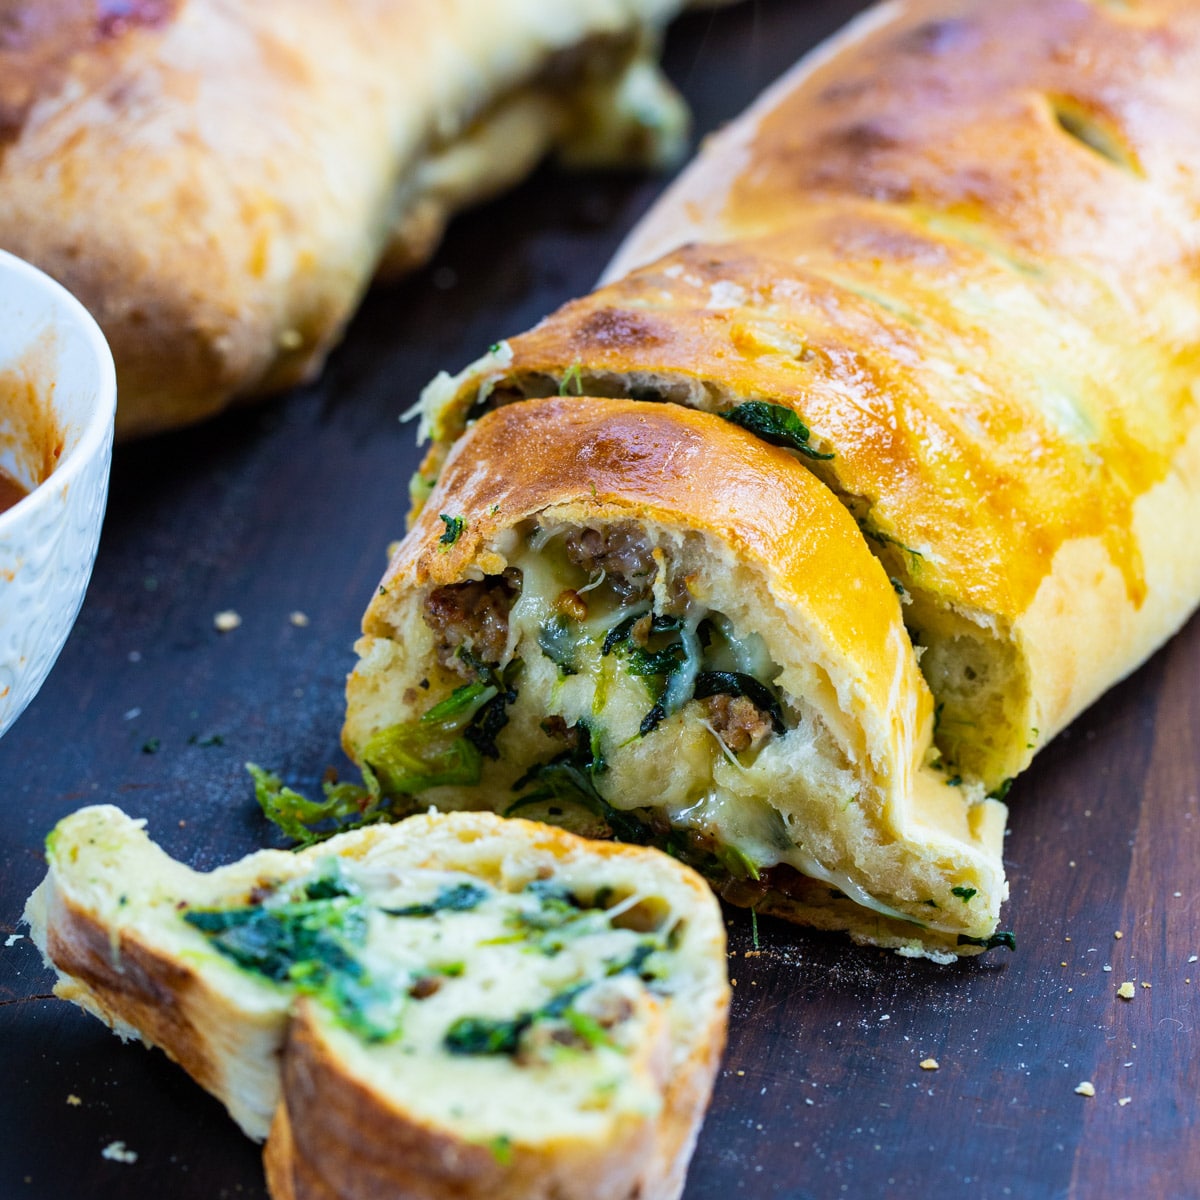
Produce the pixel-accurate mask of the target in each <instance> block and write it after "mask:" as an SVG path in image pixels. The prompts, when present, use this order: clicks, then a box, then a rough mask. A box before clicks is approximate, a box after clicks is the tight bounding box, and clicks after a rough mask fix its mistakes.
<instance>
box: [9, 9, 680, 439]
mask: <svg viewBox="0 0 1200 1200" xmlns="http://www.w3.org/2000/svg"><path fill="white" fill-rule="evenodd" d="M680 7H682V0H556V2H555V3H552V4H546V3H544V2H543V0H404V2H403V3H396V2H394V0H337V2H335V0H309V2H306V3H302V4H295V3H284V2H283V0H257V2H256V3H254V4H242V3H237V2H236V0H132V2H130V0H122V2H121V3H115V2H113V0H101V2H98V3H97V2H91V0H90V2H88V3H84V2H83V0H7V2H6V3H5V4H4V5H3V6H0V12H2V16H3V36H2V37H0V244H3V245H4V247H5V248H6V249H8V250H11V251H13V252H14V253H16V254H19V255H21V256H22V257H24V258H27V259H29V260H31V261H32V262H34V263H36V264H37V265H38V266H40V267H42V268H43V269H44V270H47V271H49V272H50V273H51V274H52V275H54V276H55V277H56V278H58V279H59V280H60V281H61V282H62V283H64V284H65V285H66V286H67V287H68V288H70V289H71V290H72V291H73V292H75V293H76V295H78V296H79V297H80V299H81V300H82V301H83V302H84V303H85V304H86V305H87V306H88V308H89V309H90V310H91V311H92V312H93V313H94V315H95V316H96V318H97V320H98V321H99V322H100V325H101V327H102V328H103V330H104V332H105V334H106V336H107V337H108V339H109V342H110V343H111V345H112V348H113V352H114V356H115V358H116V361H117V370H118V375H119V384H120V394H121V401H120V407H119V410H118V413H117V430H118V433H120V434H123V435H130V434H141V433H150V432H153V431H155V430H160V429H168V428H172V427H175V426H178V425H183V424H187V423H189V422H193V421H196V420H199V419H201V418H203V417H205V416H208V415H210V414H212V413H214V412H216V411H218V410H219V409H221V408H223V407H224V406H225V405H227V404H228V403H229V401H230V400H231V399H234V398H237V397H243V396H250V395H255V394H260V393H263V392H266V391H271V390H278V389H280V388H283V387H286V386H288V385H290V384H293V383H296V382H298V381H300V380H303V379H305V378H308V377H310V376H311V375H313V374H314V373H315V372H316V371H317V370H318V369H319V368H320V365H321V363H322V361H323V360H324V357H325V355H326V354H327V353H328V351H329V349H330V348H331V346H332V345H333V343H334V342H335V341H336V340H337V338H338V337H339V335H340V332H341V329H342V327H343V326H344V324H345V323H346V321H347V320H348V319H349V317H350V315H351V314H352V312H353V311H354V308H355V306H356V304H357V302H358V300H359V298H360V296H361V295H362V292H363V291H364V290H365V288H366V286H367V284H368V282H369V281H370V279H371V278H372V276H373V275H374V274H375V272H376V269H377V268H379V267H382V269H383V270H384V271H386V272H395V271H398V270H401V269H405V268H409V267H412V266H414V265H418V264H420V263H421V262H422V261H424V260H425V259H426V258H427V257H428V256H429V255H430V254H431V253H432V251H433V249H434V247H435V246H436V244H437V242H438V240H439V239H440V237H441V233H442V229H443V227H444V225H445V223H446V221H447V219H448V217H449V216H450V215H451V214H453V213H454V212H455V211H457V210H458V209H460V208H462V207H464V206H465V205H466V204H469V203H471V202H473V201H475V200H479V199H482V198H484V197H486V196H488V195H490V194H491V193H493V192H495V191H498V190H500V189H502V188H503V187H505V186H508V185H509V184H511V183H513V182H515V181H516V180H517V179H519V178H521V177H522V176H523V175H524V174H526V173H527V172H528V171H529V170H530V169H531V167H532V166H533V165H534V164H535V163H536V162H537V161H538V159H539V158H541V157H542V156H543V155H544V154H545V153H546V152H547V151H549V150H552V149H555V148H557V149H558V150H559V151H560V153H561V154H562V155H563V156H565V157H566V158H567V159H570V160H575V161H581V162H588V163H597V162H604V161H623V162H629V161H634V162H661V161H663V160H664V159H670V158H671V157H672V156H674V155H677V154H678V153H679V152H680V151H681V150H682V147H683V135H684V131H685V126H686V114H685V112H684V109H683V106H682V103H681V101H680V100H679V99H678V97H677V96H676V95H675V93H674V92H673V91H672V90H671V89H670V87H669V85H668V84H667V83H666V82H665V80H664V78H663V77H662V76H661V75H660V74H659V72H658V69H657V67H656V65H655V64H654V60H653V51H654V47H655V43H656V40H657V33H658V30H659V29H660V28H661V26H662V25H663V24H664V23H665V22H666V21H667V20H668V19H669V18H670V17H671V16H673V15H674V14H675V13H676V12H677V11H678V10H679V8H680Z"/></svg>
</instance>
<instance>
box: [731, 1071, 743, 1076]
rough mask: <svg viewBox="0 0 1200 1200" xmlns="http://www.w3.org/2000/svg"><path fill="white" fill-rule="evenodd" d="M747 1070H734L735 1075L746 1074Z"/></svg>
mask: <svg viewBox="0 0 1200 1200" xmlns="http://www.w3.org/2000/svg"><path fill="white" fill-rule="evenodd" d="M745 1073H746V1072H745V1071H734V1074H735V1075H745Z"/></svg>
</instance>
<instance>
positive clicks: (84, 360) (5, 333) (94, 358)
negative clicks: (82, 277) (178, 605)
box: [0, 251, 117, 734]
mask: <svg viewBox="0 0 1200 1200" xmlns="http://www.w3.org/2000/svg"><path fill="white" fill-rule="evenodd" d="M14 388H15V389H17V390H18V391H19V392H20V394H22V395H28V394H29V393H30V392H32V393H33V395H34V396H35V397H36V399H37V400H38V401H39V402H40V403H41V405H42V406H43V408H44V410H45V414H46V419H45V420H43V422H42V423H41V428H40V430H39V429H38V428H37V426H38V422H36V421H34V422H31V421H30V420H28V419H27V417H28V412H27V409H28V405H27V404H25V403H20V404H18V403H16V402H14V400H13V398H12V391H13V389H14ZM116 405H117V383H116V375H115V372H114V370H113V360H112V354H111V353H110V352H109V349H108V344H107V343H106V342H105V340H104V335H103V334H102V333H101V332H100V329H99V327H98V326H97V325H96V322H95V321H94V320H92V318H91V316H90V315H89V314H88V312H87V310H86V309H85V308H84V307H83V305H82V304H80V303H79V301H78V300H76V299H75V297H74V296H72V295H71V294H70V293H69V292H68V291H66V290H65V289H64V288H62V287H60V286H59V285H58V284H57V283H55V282H54V280H52V279H51V278H50V277H49V276H47V275H44V274H42V272H41V271H38V270H36V269H35V268H34V267H31V266H30V265H29V264H28V263H25V262H22V261H21V260H20V259H19V258H14V257H13V256H12V255H11V254H6V253H4V252H3V251H0V468H3V470H4V471H5V472H6V473H7V474H9V475H10V476H12V477H13V478H15V479H16V480H17V481H18V482H19V483H21V484H22V485H23V486H24V487H25V488H27V489H28V488H32V490H31V491H29V494H28V495H26V496H25V497H24V499H22V500H20V501H19V502H18V503H17V504H15V505H14V506H13V507H12V508H10V509H8V510H7V511H5V512H3V513H0V734H3V733H4V731H5V730H6V729H8V727H9V726H10V725H11V724H12V723H13V722H14V721H15V720H16V719H17V717H18V716H20V715H21V712H22V710H23V709H24V708H25V706H26V705H27V704H28V703H29V702H30V700H32V699H33V697H34V696H35V695H36V694H37V690H38V688H40V687H41V686H42V682H43V681H44V680H45V678H46V676H47V675H48V674H49V672H50V668H51V667H52V666H53V665H54V660H55V659H56V658H58V654H59V651H60V650H61V649H62V647H63V643H64V642H65V641H66V640H67V634H68V633H70V631H71V626H72V625H73V624H74V623H75V618H76V616H77V615H78V613H79V606H80V605H81V604H82V603H83V594H84V592H85V591H86V589H87V584H88V579H89V578H90V577H91V574H92V564H93V563H94V562H95V560H96V549H97V547H98V545H99V543H100V524H101V521H102V520H103V518H104V505H105V501H106V499H107V497H108V471H109V465H110V463H111V461H112V438H113V414H114V413H115V411H116ZM47 424H48V425H49V428H50V429H52V430H54V431H56V432H57V434H58V440H59V442H60V444H61V451H60V452H59V453H58V456H57V463H56V464H55V465H54V466H53V470H51V471H50V473H49V474H48V475H47V476H46V477H45V478H44V479H43V478H40V476H41V475H43V474H44V473H45V465H44V464H45V463H46V461H47V454H46V452H45V441H46V439H45V433H46V429H47ZM39 434H40V436H38V435H39ZM51 461H53V458H52V457H51Z"/></svg>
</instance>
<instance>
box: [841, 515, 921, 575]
mask: <svg viewBox="0 0 1200 1200" xmlns="http://www.w3.org/2000/svg"><path fill="white" fill-rule="evenodd" d="M858 527H859V529H861V530H862V533H863V536H864V537H866V538H869V539H870V540H871V541H873V542H875V543H877V544H878V545H880V546H895V547H896V549H897V550H903V551H904V553H905V554H907V555H908V556H909V559H910V560H911V561H910V562H909V570H911V571H916V570H917V569H918V568H919V567H920V565H921V563H922V562H924V560H925V555H924V554H922V553H921V551H920V550H914V549H913V548H912V547H911V546H906V545H905V544H904V543H903V542H902V541H900V539H899V538H894V537H892V535H891V534H890V533H884V532H883V531H882V530H881V529H876V528H875V526H874V525H872V524H871V523H870V521H868V520H867V519H866V518H862V519H860V520H859V522H858Z"/></svg>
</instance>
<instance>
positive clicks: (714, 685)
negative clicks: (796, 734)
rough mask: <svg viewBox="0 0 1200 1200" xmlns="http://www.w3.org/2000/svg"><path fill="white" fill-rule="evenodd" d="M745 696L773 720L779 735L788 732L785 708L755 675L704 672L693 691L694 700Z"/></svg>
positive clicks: (697, 677)
mask: <svg viewBox="0 0 1200 1200" xmlns="http://www.w3.org/2000/svg"><path fill="white" fill-rule="evenodd" d="M718 695H725V696H745V697H746V699H747V700H749V701H750V702H751V703H752V704H753V705H754V706H755V708H758V709H761V710H762V711H763V712H765V713H766V714H767V715H768V716H769V717H770V718H771V728H772V729H774V730H775V732H776V733H778V734H783V733H786V732H787V725H785V724H784V720H783V708H782V707H781V705H780V703H779V701H778V699H777V698H776V696H775V693H774V692H772V691H771V689H770V688H769V687H767V685H766V684H765V683H762V682H761V681H760V680H758V679H755V678H754V676H753V675H746V674H743V673H742V672H741V671H702V672H701V673H700V674H699V675H697V676H696V686H695V689H694V690H693V691H692V699H693V700H704V699H706V698H707V697H708V696H718Z"/></svg>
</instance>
